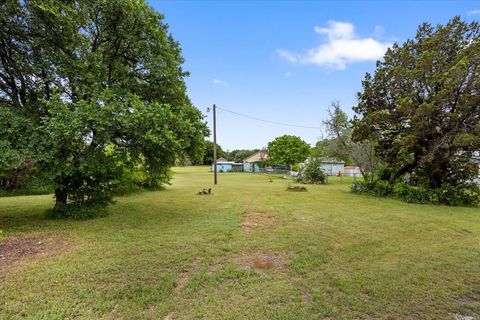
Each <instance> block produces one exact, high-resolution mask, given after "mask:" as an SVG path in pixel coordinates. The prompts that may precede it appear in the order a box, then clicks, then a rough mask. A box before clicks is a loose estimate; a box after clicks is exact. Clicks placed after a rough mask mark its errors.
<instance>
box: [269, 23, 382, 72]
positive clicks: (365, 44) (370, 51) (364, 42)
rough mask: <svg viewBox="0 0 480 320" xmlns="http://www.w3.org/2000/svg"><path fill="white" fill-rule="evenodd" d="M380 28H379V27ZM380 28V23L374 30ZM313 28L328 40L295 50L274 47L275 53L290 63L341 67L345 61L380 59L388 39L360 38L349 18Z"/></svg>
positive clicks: (344, 65)
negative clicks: (325, 26)
mask: <svg viewBox="0 0 480 320" xmlns="http://www.w3.org/2000/svg"><path fill="white" fill-rule="evenodd" d="M380 28H381V29H380ZM379 31H383V28H382V27H381V26H376V27H375V32H376V33H379ZM315 32H317V33H319V34H325V35H327V37H328V41H326V42H324V43H322V44H320V45H319V46H318V47H316V48H312V49H309V50H307V51H306V53H305V54H297V53H293V52H290V51H288V50H285V49H279V50H277V54H278V55H279V56H280V57H282V58H284V59H286V60H287V61H289V62H291V63H296V62H299V63H303V64H315V65H318V66H327V67H331V68H334V69H339V70H343V69H345V68H346V67H347V64H349V63H354V62H361V61H375V60H378V59H380V58H381V57H382V56H383V55H384V54H385V51H387V49H388V47H389V46H391V43H387V42H381V41H378V40H376V39H374V38H359V37H358V36H357V35H356V34H355V27H354V25H353V24H351V23H348V22H338V21H328V27H327V28H322V27H315Z"/></svg>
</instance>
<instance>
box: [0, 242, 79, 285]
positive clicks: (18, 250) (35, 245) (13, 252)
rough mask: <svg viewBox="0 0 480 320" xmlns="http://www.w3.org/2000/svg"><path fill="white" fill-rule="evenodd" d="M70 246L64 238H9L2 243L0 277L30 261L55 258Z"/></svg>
mask: <svg viewBox="0 0 480 320" xmlns="http://www.w3.org/2000/svg"><path fill="white" fill-rule="evenodd" d="M68 246H69V244H68V242H67V241H66V240H65V239H64V238H63V237H46V236H26V237H9V238H6V239H4V240H3V241H2V242H0V277H1V276H2V275H4V274H5V273H6V272H9V271H13V270H16V269H18V268H20V267H21V266H23V265H25V264H27V263H28V262H30V261H33V260H36V259H40V258H45V257H49V256H53V255H55V254H58V253H60V252H62V251H64V250H65V249H66V248H67V247H68Z"/></svg>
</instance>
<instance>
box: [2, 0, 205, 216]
mask: <svg viewBox="0 0 480 320" xmlns="http://www.w3.org/2000/svg"><path fill="white" fill-rule="evenodd" d="M0 10H2V12H4V13H6V14H2V15H1V16H0V24H1V25H2V28H1V29H0V40H1V42H2V43H10V44H11V45H9V46H3V49H4V50H1V51H0V58H1V59H0V74H1V75H2V76H1V77H0V149H1V150H0V151H2V152H0V183H3V184H4V185H7V184H8V185H9V186H10V185H14V186H15V187H18V185H20V184H19V183H18V181H21V180H22V179H18V177H21V178H23V177H25V176H26V177H28V176H29V175H30V173H31V172H33V170H31V169H32V168H33V169H35V170H36V171H40V172H42V173H43V174H47V175H48V176H49V177H50V180H52V181H53V183H54V187H55V197H56V208H57V209H59V210H60V211H59V214H62V213H65V214H67V211H71V210H70V209H68V210H65V209H64V208H65V206H66V205H70V204H72V207H74V206H75V205H77V206H79V205H88V206H90V205H92V204H93V203H104V202H108V201H109V200H111V198H112V196H113V194H114V193H115V192H118V191H119V190H124V189H125V187H127V188H129V187H128V186H131V185H141V186H144V187H149V188H156V187H158V186H160V185H162V184H163V183H167V182H168V180H169V177H170V174H169V168H170V167H171V166H173V165H174V164H175V161H176V159H177V158H183V157H188V158H190V159H192V160H195V161H197V160H198V159H199V158H200V157H201V155H202V151H203V150H204V137H205V135H206V134H207V133H208V130H207V127H206V125H205V123H203V116H202V114H201V113H200V111H199V110H198V109H196V108H195V107H194V106H193V105H192V104H191V102H190V100H189V98H188V96H187V95H186V87H185V83H184V78H185V77H186V76H187V75H188V73H186V72H185V71H184V70H183V69H182V67H181V64H182V63H183V57H182V56H181V50H180V47H179V45H178V43H177V42H176V41H175V40H174V39H173V38H172V36H171V35H169V34H168V29H167V26H166V24H164V23H163V16H162V15H161V14H159V13H157V12H155V11H154V10H153V9H152V8H150V7H149V6H148V5H147V4H146V3H145V2H144V1H133V0H132V1H126V0H114V1H100V0H94V1H75V2H65V1H60V0H54V1H48V2H45V1H36V0H32V1H26V2H23V1H14V0H12V1H7V2H4V3H2V4H1V5H0ZM53 30H55V31H53ZM7 57H8V59H7ZM6 79H12V80H11V81H10V80H8V81H7V80H6ZM140 173H141V174H140ZM139 179H140V180H139ZM13 182H14V183H13ZM0 187H1V185H0ZM68 207H69V208H70V206H68ZM60 208H61V209H60Z"/></svg>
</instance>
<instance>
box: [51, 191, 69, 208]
mask: <svg viewBox="0 0 480 320" xmlns="http://www.w3.org/2000/svg"><path fill="white" fill-rule="evenodd" d="M66 204H67V191H66V190H65V189H60V188H57V189H55V207H54V209H59V208H60V207H61V206H63V205H66Z"/></svg>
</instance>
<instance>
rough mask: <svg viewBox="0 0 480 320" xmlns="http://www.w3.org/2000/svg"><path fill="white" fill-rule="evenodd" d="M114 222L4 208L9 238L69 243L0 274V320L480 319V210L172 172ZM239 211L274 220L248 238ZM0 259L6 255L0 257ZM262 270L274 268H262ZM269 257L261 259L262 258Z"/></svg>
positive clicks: (117, 212) (23, 199) (123, 200)
mask: <svg viewBox="0 0 480 320" xmlns="http://www.w3.org/2000/svg"><path fill="white" fill-rule="evenodd" d="M172 182H173V183H172V185H171V186H169V187H167V189H166V190H164V191H157V192H142V193H136V194H132V195H129V196H124V197H120V198H117V200H118V201H117V203H116V204H115V205H112V206H111V207H110V208H109V211H110V215H109V216H108V217H105V218H99V219H96V220H88V221H60V220H47V219H45V218H44V213H45V210H46V209H48V208H50V207H51V206H52V196H51V195H47V196H19V197H7V198H0V229H3V230H4V231H5V233H6V236H7V237H16V236H32V235H45V236H46V237H47V238H48V239H63V240H62V241H63V242H64V243H67V245H64V246H63V247H62V248H61V250H59V252H57V253H55V254H51V255H45V256H40V257H36V258H32V259H29V260H28V261H24V262H23V263H22V264H21V265H20V266H18V267H16V268H14V269H12V270H10V271H5V272H4V273H3V274H0V317H1V318H2V319H17V318H29V319H74V318H75V319H165V318H166V319H325V318H327V319H455V315H464V316H478V315H480V208H454V207H442V206H429V205H414V204H407V203H404V202H401V201H398V200H395V199H380V198H375V197H370V196H366V195H356V194H352V193H350V192H349V184H350V182H351V180H349V179H348V178H343V179H342V181H340V179H339V178H331V179H330V184H329V185H319V186H307V188H308V191H307V192H288V191H286V186H287V184H288V183H289V181H286V180H283V179H280V178H274V179H273V181H272V182H269V179H268V177H266V176H264V175H261V174H248V173H226V174H220V175H219V184H218V186H216V187H214V188H213V195H210V196H209V195H205V196H203V195H202V196H200V195H197V192H198V191H199V190H200V189H202V188H208V187H210V186H211V185H212V174H211V173H209V172H208V168H206V167H200V168H198V167H197V168H177V169H175V175H174V179H173V181H172ZM244 212H257V213H259V215H262V216H264V217H267V218H268V219H267V220H265V221H263V220H261V221H259V222H258V225H255V224H253V225H252V230H251V231H249V232H246V231H242V228H241V226H242V223H243V222H244V221H243V220H244V216H243V213H244ZM0 254H1V253H0ZM256 257H257V258H258V257H267V258H268V259H271V260H272V261H273V264H272V266H271V268H267V269H261V268H260V269H257V268H255V267H254V265H253V261H254V259H255V258H256ZM267 258H265V259H267Z"/></svg>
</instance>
